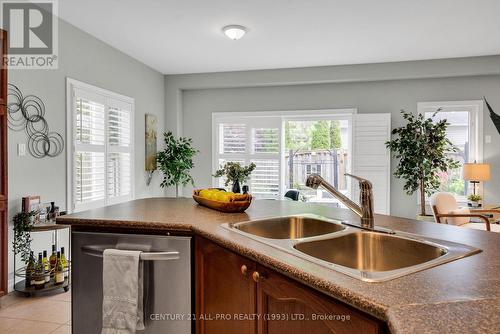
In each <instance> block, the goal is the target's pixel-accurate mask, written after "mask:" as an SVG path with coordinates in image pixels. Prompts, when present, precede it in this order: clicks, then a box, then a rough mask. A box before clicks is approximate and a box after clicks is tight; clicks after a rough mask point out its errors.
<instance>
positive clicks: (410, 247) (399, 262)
mask: <svg viewBox="0 0 500 334" xmlns="http://www.w3.org/2000/svg"><path fill="white" fill-rule="evenodd" d="M222 226H223V228H225V229H228V230H231V231H234V232H236V233H239V234H242V235H245V236H247V237H249V238H252V239H254V240H258V241H260V242H262V243H265V244H267V245H270V246H273V247H276V248H279V249H282V250H284V251H287V252H289V253H291V254H294V255H296V256H298V257H301V258H303V259H307V260H310V261H312V262H314V263H317V264H319V265H321V266H324V267H327V268H330V269H333V270H336V271H339V272H342V273H344V274H347V275H349V276H351V277H355V278H358V279H361V280H363V281H368V282H380V281H387V280H390V279H394V278H397V277H401V276H405V275H408V274H411V273H414V272H417V271H421V270H424V269H427V268H431V267H434V266H438V265H441V264H443V263H446V262H450V261H453V260H457V259H460V258H463V257H466V256H469V255H472V254H475V253H478V252H480V251H481V250H479V249H477V248H474V247H470V246H467V245H463V244H459V243H454V242H449V241H445V240H438V239H432V238H426V237H422V236H419V235H414V234H409V233H404V232H392V233H382V232H376V231H367V230H363V229H359V228H355V227H352V226H349V225H347V224H345V223H343V222H341V221H339V220H333V219H329V218H325V217H321V216H317V215H311V214H303V215H293V216H287V217H275V218H267V219H260V220H254V221H249V222H241V223H236V224H224V225H222Z"/></svg>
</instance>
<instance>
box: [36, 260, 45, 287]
mask: <svg viewBox="0 0 500 334" xmlns="http://www.w3.org/2000/svg"><path fill="white" fill-rule="evenodd" d="M34 276H35V289H43V288H44V286H45V269H44V267H43V262H42V253H38V262H37V263H36V266H35V275H34Z"/></svg>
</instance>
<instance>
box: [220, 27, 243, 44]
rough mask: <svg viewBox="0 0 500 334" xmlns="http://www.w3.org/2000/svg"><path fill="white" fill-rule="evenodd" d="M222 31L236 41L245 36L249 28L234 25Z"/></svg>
mask: <svg viewBox="0 0 500 334" xmlns="http://www.w3.org/2000/svg"><path fill="white" fill-rule="evenodd" d="M222 31H223V32H224V34H225V35H226V36H227V37H228V38H230V39H232V40H235V41H236V40H238V39H240V38H242V37H243V36H244V35H245V33H246V32H247V28H245V27H244V26H240V25H234V24H233V25H229V26H225V27H224V28H222Z"/></svg>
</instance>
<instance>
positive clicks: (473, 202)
mask: <svg viewBox="0 0 500 334" xmlns="http://www.w3.org/2000/svg"><path fill="white" fill-rule="evenodd" d="M467 199H468V200H469V202H470V205H471V206H472V207H473V208H477V207H478V206H479V201H481V200H482V199H483V198H482V197H481V195H476V194H470V195H469V196H467Z"/></svg>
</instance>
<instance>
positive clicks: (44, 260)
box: [42, 250, 50, 283]
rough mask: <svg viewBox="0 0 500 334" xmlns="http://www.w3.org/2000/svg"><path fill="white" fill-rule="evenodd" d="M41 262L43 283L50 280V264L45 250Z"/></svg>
mask: <svg viewBox="0 0 500 334" xmlns="http://www.w3.org/2000/svg"><path fill="white" fill-rule="evenodd" d="M42 264H43V269H44V270H45V277H44V278H45V283H49V282H50V265H49V260H48V259H47V251H46V250H44V251H43V257H42Z"/></svg>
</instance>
